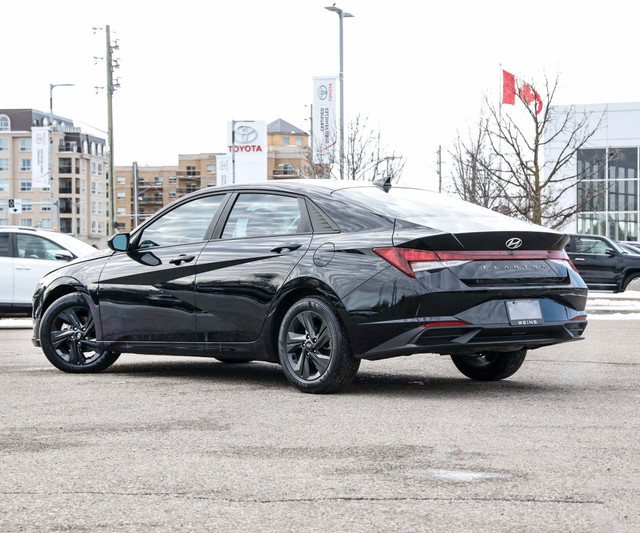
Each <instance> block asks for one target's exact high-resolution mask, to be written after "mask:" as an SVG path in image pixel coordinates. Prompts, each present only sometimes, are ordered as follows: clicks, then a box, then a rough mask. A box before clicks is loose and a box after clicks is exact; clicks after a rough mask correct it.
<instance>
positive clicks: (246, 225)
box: [222, 193, 302, 239]
mask: <svg viewBox="0 0 640 533" xmlns="http://www.w3.org/2000/svg"><path fill="white" fill-rule="evenodd" d="M301 219H302V217H301V216H300V202H299V201H298V199H297V198H293V197H291V196H278V195H277V194H249V193H248V194H241V195H240V196H239V197H238V199H237V200H236V203H235V204H234V206H233V209H232V210H231V213H230V214H229V219H228V220H227V223H226V225H225V227H224V231H223V232H222V238H223V239H240V238H244V237H262V236H266V235H286V234H289V233H298V228H299V226H300V221H301Z"/></svg>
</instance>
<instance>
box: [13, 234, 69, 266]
mask: <svg viewBox="0 0 640 533" xmlns="http://www.w3.org/2000/svg"><path fill="white" fill-rule="evenodd" d="M16 239H17V243H18V257H21V258H24V259H43V260H45V261H55V258H56V254H57V253H58V252H62V251H64V248H63V247H62V246H58V245H57V244H56V243H55V242H52V241H50V240H48V239H43V238H42V237H38V236H37V235H23V234H21V233H18V234H17V235H16Z"/></svg>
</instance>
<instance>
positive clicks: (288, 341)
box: [278, 297, 360, 394]
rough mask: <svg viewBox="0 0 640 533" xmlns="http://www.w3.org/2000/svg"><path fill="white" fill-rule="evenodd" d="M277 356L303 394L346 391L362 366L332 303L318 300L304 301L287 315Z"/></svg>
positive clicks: (282, 327) (280, 333)
mask: <svg viewBox="0 0 640 533" xmlns="http://www.w3.org/2000/svg"><path fill="white" fill-rule="evenodd" d="M278 356H279V359H280V364H281V365H282V368H283V370H284V374H285V376H286V378H287V380H289V382H290V383H291V384H292V385H293V386H294V387H296V388H297V389H298V390H300V391H302V392H309V393H316V394H320V393H331V392H337V391H339V390H341V389H343V388H345V387H346V386H347V385H349V383H351V381H352V380H353V378H354V377H355V375H356V373H357V372H358V368H359V366H360V359H357V358H355V357H354V356H353V353H352V351H351V347H350V346H349V339H348V338H347V333H346V331H345V328H344V325H343V324H342V322H341V321H340V319H339V317H338V315H337V314H336V312H335V311H334V309H333V307H332V306H331V304H330V303H329V302H328V301H326V300H324V299H323V298H319V297H307V298H303V299H301V300H299V301H298V302H296V303H295V304H293V305H292V306H291V308H290V309H289V310H288V311H287V312H286V313H285V315H284V317H283V319H282V322H281V323H280V329H279V333H278Z"/></svg>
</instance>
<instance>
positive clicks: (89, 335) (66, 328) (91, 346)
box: [40, 293, 120, 373]
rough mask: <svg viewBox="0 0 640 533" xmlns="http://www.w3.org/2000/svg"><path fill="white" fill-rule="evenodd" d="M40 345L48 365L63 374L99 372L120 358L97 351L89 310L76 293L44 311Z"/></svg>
mask: <svg viewBox="0 0 640 533" xmlns="http://www.w3.org/2000/svg"><path fill="white" fill-rule="evenodd" d="M40 344H41V346H42V351H43V352H44V355H46V357H47V359H49V361H50V362H51V364H52V365H53V366H55V367H56V368H58V369H60V370H62V371H63V372H71V373H88V372H101V371H102V370H104V369H105V368H108V367H110V366H111V365H112V364H113V363H115V361H116V359H118V357H120V354H119V353H117V352H111V351H107V350H99V349H98V347H97V343H96V325H95V322H94V318H93V314H92V313H91V308H90V307H89V304H88V303H87V301H86V299H85V298H84V296H82V295H81V294H79V293H73V294H68V295H66V296H63V297H62V298H59V299H58V300H56V301H55V302H54V303H53V304H51V306H50V307H49V308H48V309H47V310H46V311H45V313H44V315H43V316H42V322H41V324H40Z"/></svg>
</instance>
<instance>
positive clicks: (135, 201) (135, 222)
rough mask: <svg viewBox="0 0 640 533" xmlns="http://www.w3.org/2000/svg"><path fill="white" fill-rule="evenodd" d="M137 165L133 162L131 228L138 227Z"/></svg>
mask: <svg viewBox="0 0 640 533" xmlns="http://www.w3.org/2000/svg"><path fill="white" fill-rule="evenodd" d="M138 211H139V207H138V163H137V161H134V162H133V227H134V228H136V227H138Z"/></svg>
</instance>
